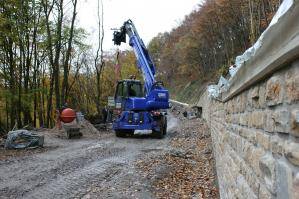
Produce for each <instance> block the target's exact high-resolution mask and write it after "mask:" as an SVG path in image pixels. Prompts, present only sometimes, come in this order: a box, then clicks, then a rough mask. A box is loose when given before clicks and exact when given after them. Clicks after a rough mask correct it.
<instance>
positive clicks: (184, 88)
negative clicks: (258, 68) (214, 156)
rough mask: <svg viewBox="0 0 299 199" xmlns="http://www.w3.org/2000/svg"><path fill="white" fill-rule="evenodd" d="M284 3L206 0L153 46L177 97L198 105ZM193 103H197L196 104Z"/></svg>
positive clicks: (167, 83) (164, 75)
mask: <svg viewBox="0 0 299 199" xmlns="http://www.w3.org/2000/svg"><path fill="white" fill-rule="evenodd" d="M281 3H282V1H281V0H207V1H204V2H203V3H201V4H199V6H198V8H197V9H196V10H194V11H193V12H192V13H190V14H189V15H188V16H186V17H185V19H184V20H183V21H182V22H181V24H180V25H179V26H178V27H176V28H174V29H173V30H171V31H170V32H165V33H160V34H159V35H157V36H156V37H155V38H153V39H152V41H151V42H150V44H149V50H150V52H151V55H152V57H153V59H154V61H155V63H156V65H157V66H158V68H159V72H160V78H161V79H163V80H164V82H165V83H166V85H167V86H168V88H169V89H170V91H171V95H172V97H173V98H176V99H178V100H180V101H188V102H195V101H194V100H196V99H197V97H198V95H200V93H201V91H202V90H203V89H204V88H205V87H206V85H207V84H209V83H216V84H217V82H215V81H216V80H217V79H219V76H220V75H223V76H225V75H226V74H227V72H228V68H229V66H230V65H232V64H233V63H234V60H235V57H236V56H238V55H240V54H243V52H244V51H245V50H246V49H248V48H249V47H251V46H252V45H253V44H254V43H255V42H256V40H257V39H258V38H259V36H260V35H261V33H262V32H263V31H264V30H265V29H266V28H267V27H268V25H269V24H270V22H271V19H272V17H273V16H274V14H275V13H276V11H277V9H278V7H279V5H280V4H281ZM192 100H193V101H192Z"/></svg>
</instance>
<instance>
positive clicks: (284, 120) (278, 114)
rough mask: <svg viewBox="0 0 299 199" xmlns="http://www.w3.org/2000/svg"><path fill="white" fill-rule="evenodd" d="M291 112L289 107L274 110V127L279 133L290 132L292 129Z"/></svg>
mask: <svg viewBox="0 0 299 199" xmlns="http://www.w3.org/2000/svg"><path fill="white" fill-rule="evenodd" d="M290 115H291V114H290V112H289V111H288V110H287V109H283V110H277V111H274V113H273V114H272V119H273V121H274V129H275V131H276V132H278V133H288V132H289V131H290Z"/></svg>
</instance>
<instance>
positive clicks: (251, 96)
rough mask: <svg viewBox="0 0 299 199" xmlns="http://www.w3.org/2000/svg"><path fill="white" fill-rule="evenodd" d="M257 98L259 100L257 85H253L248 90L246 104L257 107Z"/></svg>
mask: <svg viewBox="0 0 299 199" xmlns="http://www.w3.org/2000/svg"><path fill="white" fill-rule="evenodd" d="M258 100H259V87H258V86H255V87H253V88H252V89H250V90H249V93H248V105H249V106H250V107H252V108H258V107H259V103H258Z"/></svg>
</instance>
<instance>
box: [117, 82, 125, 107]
mask: <svg viewBox="0 0 299 199" xmlns="http://www.w3.org/2000/svg"><path fill="white" fill-rule="evenodd" d="M126 98H127V84H126V82H123V81H122V82H118V84H117V87H116V91H115V96H114V99H115V108H116V109H122V110H124V107H125V101H126Z"/></svg>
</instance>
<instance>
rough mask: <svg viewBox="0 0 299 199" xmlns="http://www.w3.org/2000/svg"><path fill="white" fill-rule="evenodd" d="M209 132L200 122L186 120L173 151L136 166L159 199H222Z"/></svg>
mask: <svg viewBox="0 0 299 199" xmlns="http://www.w3.org/2000/svg"><path fill="white" fill-rule="evenodd" d="M208 132H209V131H208V128H207V126H206V125H205V124H204V123H203V121H201V120H200V119H196V120H189V121H186V120H185V121H184V122H183V123H182V126H181V129H180V131H179V132H178V133H177V134H176V136H174V137H173V138H172V140H171V141H170V145H171V146H172V148H173V149H172V150H170V151H167V152H164V153H163V154H159V155H153V156H149V157H147V158H144V159H142V160H139V161H137V162H136V167H137V168H139V170H140V175H141V176H142V177H143V178H144V179H146V180H147V181H150V182H151V185H152V189H153V190H152V191H153V192H154V193H155V195H156V197H157V198H219V194H218V188H217V183H216V173H215V169H214V164H215V163H214V159H213V153H212V147H211V146H212V142H211V137H210V135H209V133H208Z"/></svg>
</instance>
